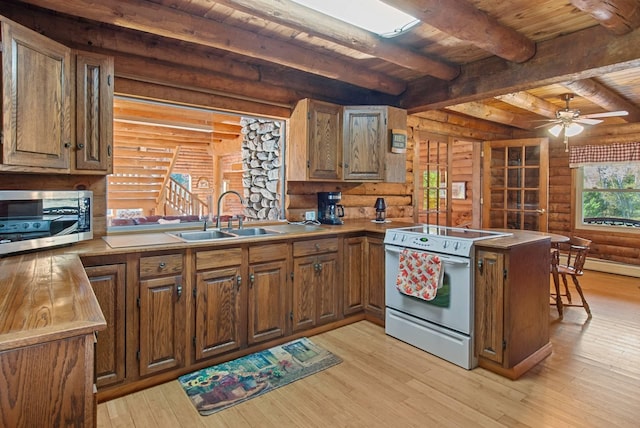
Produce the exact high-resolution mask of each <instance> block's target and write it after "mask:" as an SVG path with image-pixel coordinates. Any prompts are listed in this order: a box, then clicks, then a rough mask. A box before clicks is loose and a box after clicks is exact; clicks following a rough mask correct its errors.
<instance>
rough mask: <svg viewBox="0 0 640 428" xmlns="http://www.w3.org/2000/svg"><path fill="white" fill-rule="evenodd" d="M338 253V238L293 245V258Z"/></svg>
mask: <svg viewBox="0 0 640 428" xmlns="http://www.w3.org/2000/svg"><path fill="white" fill-rule="evenodd" d="M332 251H338V238H326V239H314V240H312V241H300V242H294V243H293V257H300V256H310V255H313V254H320V253H328V252H332Z"/></svg>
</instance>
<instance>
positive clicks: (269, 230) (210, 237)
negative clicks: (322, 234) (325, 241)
mask: <svg viewBox="0 0 640 428" xmlns="http://www.w3.org/2000/svg"><path fill="white" fill-rule="evenodd" d="M318 230H321V228H319V227H316V226H309V225H297V224H287V225H275V226H269V227H245V228H242V229H210V230H189V231H184V232H167V233H168V234H170V235H172V236H175V237H176V238H178V239H180V240H182V241H184V242H197V241H217V240H220V239H233V238H242V237H250V236H252V237H258V236H269V235H281V234H287V233H303V232H314V231H318Z"/></svg>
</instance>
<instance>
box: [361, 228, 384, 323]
mask: <svg viewBox="0 0 640 428" xmlns="http://www.w3.org/2000/svg"><path fill="white" fill-rule="evenodd" d="M365 260H366V261H367V264H366V274H367V276H366V287H365V297H364V310H365V312H366V314H367V315H370V316H373V317H375V318H377V319H379V320H381V321H383V322H384V308H385V305H384V279H385V276H384V275H385V269H384V240H383V238H377V237H372V236H368V237H367V249H366V255H365Z"/></svg>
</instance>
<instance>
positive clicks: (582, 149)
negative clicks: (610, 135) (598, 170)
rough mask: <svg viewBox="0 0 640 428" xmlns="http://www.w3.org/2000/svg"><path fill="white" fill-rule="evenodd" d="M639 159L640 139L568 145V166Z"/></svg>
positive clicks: (574, 166) (575, 166)
mask: <svg viewBox="0 0 640 428" xmlns="http://www.w3.org/2000/svg"><path fill="white" fill-rule="evenodd" d="M630 161H640V141H639V142H635V143H616V144H607V145H603V146H571V147H569V167H570V168H577V167H579V166H581V165H584V164H587V163H594V162H630Z"/></svg>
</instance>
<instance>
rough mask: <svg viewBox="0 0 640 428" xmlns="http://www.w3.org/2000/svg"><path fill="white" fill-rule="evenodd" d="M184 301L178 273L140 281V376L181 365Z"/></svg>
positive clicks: (183, 337) (183, 340) (182, 361)
mask: <svg viewBox="0 0 640 428" xmlns="http://www.w3.org/2000/svg"><path fill="white" fill-rule="evenodd" d="M185 301H186V298H185V297H184V296H182V276H181V275H177V276H175V277H173V276H168V277H162V278H154V279H146V280H141V281H140V303H139V306H140V345H139V346H140V348H139V353H140V354H139V355H140V356H139V358H140V375H142V376H145V375H148V374H152V373H156V372H159V371H163V370H167V369H171V368H178V367H181V366H182V365H183V364H184V350H185V305H184V302H185Z"/></svg>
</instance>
